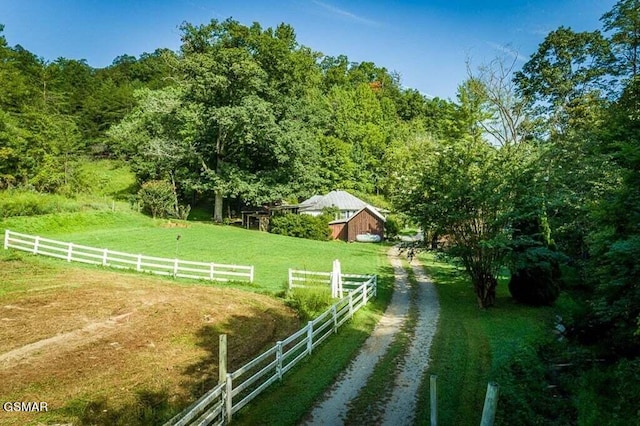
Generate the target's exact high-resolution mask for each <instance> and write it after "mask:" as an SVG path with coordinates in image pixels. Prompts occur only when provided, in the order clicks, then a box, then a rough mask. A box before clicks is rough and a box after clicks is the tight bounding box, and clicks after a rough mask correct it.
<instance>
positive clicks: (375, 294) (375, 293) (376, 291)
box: [373, 275, 378, 297]
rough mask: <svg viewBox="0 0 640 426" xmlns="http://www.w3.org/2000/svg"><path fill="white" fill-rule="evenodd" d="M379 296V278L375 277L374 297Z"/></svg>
mask: <svg viewBox="0 0 640 426" xmlns="http://www.w3.org/2000/svg"><path fill="white" fill-rule="evenodd" d="M377 295H378V276H377V275H374V276H373V297H376V296H377Z"/></svg>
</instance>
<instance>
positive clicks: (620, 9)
mask: <svg viewBox="0 0 640 426" xmlns="http://www.w3.org/2000/svg"><path fill="white" fill-rule="evenodd" d="M600 20H601V21H602V23H603V24H604V30H605V31H610V32H612V34H611V37H610V39H609V40H610V42H611V45H612V47H613V51H614V53H615V55H616V67H615V68H614V70H615V73H616V74H617V75H622V76H625V77H627V78H631V79H633V78H634V77H636V76H637V75H638V71H639V70H638V66H640V58H639V57H638V53H639V50H640V1H638V0H620V1H618V2H617V3H616V4H615V5H614V6H613V8H612V9H611V10H610V11H608V12H607V13H605V14H604V15H602V18H600Z"/></svg>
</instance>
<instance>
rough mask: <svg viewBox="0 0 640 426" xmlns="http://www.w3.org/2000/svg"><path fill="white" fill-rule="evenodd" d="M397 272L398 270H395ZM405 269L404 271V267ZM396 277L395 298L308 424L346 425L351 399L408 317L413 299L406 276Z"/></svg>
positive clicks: (394, 251) (363, 383)
mask: <svg viewBox="0 0 640 426" xmlns="http://www.w3.org/2000/svg"><path fill="white" fill-rule="evenodd" d="M397 253H398V251H397V248H395V247H394V248H392V249H391V250H389V253H388V256H389V258H390V259H393V258H394V257H396V256H397ZM394 272H395V273H397V272H398V271H396V270H395V266H394ZM402 272H403V273H404V271H402ZM397 278H398V277H397V275H396V279H395V283H394V291H393V296H392V297H391V302H390V303H389V306H388V307H387V310H386V311H385V312H384V314H383V316H382V318H381V319H380V321H379V322H378V324H377V325H376V326H375V327H374V329H373V332H372V333H371V335H370V336H369V338H368V339H367V340H366V341H365V342H364V345H362V348H361V349H360V352H359V353H358V355H357V356H356V357H355V359H354V360H353V361H352V362H351V364H349V366H348V367H347V369H346V370H345V371H344V372H343V373H342V374H341V375H340V377H339V378H338V380H337V381H336V383H335V384H334V385H333V387H332V388H331V389H330V390H329V391H328V392H327V393H325V396H324V398H323V400H322V401H320V402H319V403H316V405H315V407H314V408H313V409H312V411H311V414H310V416H309V418H308V419H307V420H306V422H304V424H306V425H343V424H344V419H345V417H346V415H347V412H348V410H349V401H351V400H352V399H354V398H356V397H357V396H358V394H359V393H360V390H361V389H362V388H363V387H364V386H365V385H366V383H367V379H368V378H369V376H371V374H372V373H373V369H374V368H375V366H376V364H377V363H378V361H379V360H380V359H381V358H382V357H383V356H384V354H385V353H386V352H387V349H388V348H389V345H391V342H392V341H393V339H394V337H395V335H396V334H397V333H398V331H399V330H400V328H401V327H402V324H403V323H404V321H405V320H406V316H407V312H408V310H409V305H410V299H409V289H408V288H407V280H406V279H404V280H403V279H397Z"/></svg>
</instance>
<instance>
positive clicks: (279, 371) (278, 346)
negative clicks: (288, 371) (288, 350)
mask: <svg viewBox="0 0 640 426" xmlns="http://www.w3.org/2000/svg"><path fill="white" fill-rule="evenodd" d="M276 373H277V374H278V380H282V342H281V341H277V342H276Z"/></svg>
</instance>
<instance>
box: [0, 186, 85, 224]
mask: <svg viewBox="0 0 640 426" xmlns="http://www.w3.org/2000/svg"><path fill="white" fill-rule="evenodd" d="M81 209H82V205H81V204H80V203H79V202H77V201H75V200H71V199H68V198H65V197H63V196H61V195H53V194H40V193H37V192H30V191H17V190H6V191H2V192H0V217H3V218H7V217H14V216H36V215H43V214H50V213H61V212H76V211H80V210H81Z"/></svg>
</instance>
